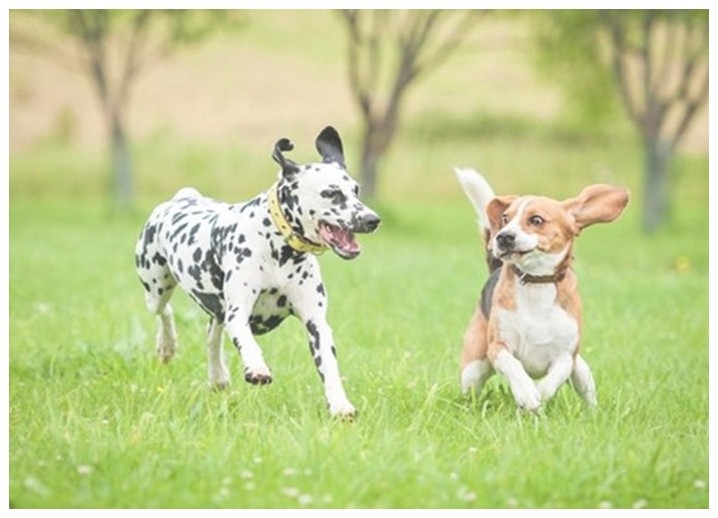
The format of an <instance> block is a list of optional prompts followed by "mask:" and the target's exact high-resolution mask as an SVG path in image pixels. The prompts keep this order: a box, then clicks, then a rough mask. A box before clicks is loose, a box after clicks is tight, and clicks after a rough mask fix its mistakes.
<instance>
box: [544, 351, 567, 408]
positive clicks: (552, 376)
mask: <svg viewBox="0 0 718 518" xmlns="http://www.w3.org/2000/svg"><path fill="white" fill-rule="evenodd" d="M572 370H573V356H572V355H571V354H569V353H566V354H561V355H560V356H558V357H557V358H556V359H555V360H554V361H553V362H551V365H550V366H549V368H548V371H547V372H546V375H545V376H544V377H543V378H541V379H540V380H539V381H538V382H537V383H536V388H538V391H539V394H541V400H542V401H548V400H549V399H551V398H552V397H553V396H554V394H556V391H557V390H558V389H559V388H560V387H561V385H563V384H564V383H566V381H567V380H568V377H569V376H570V375H571V371H572Z"/></svg>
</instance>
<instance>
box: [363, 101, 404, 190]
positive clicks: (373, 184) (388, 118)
mask: <svg viewBox="0 0 718 518" xmlns="http://www.w3.org/2000/svg"><path fill="white" fill-rule="evenodd" d="M396 113H397V112H396V110H392V111H390V112H388V113H387V114H385V115H384V117H383V118H382V119H381V120H379V121H377V120H369V121H366V123H365V124H366V126H365V128H364V135H363V139H362V140H363V144H362V154H361V183H362V192H363V193H364V196H365V197H366V199H368V200H371V199H376V196H377V190H378V185H377V182H378V169H379V161H380V160H381V158H382V156H383V155H384V153H386V150H387V149H388V148H389V145H390V144H391V140H392V138H393V137H394V129H395V128H396Z"/></svg>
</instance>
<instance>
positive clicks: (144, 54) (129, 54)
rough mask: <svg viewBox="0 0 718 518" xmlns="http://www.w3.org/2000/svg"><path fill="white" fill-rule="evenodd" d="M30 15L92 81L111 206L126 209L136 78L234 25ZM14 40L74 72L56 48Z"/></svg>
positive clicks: (212, 14)
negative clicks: (65, 46)
mask: <svg viewBox="0 0 718 518" xmlns="http://www.w3.org/2000/svg"><path fill="white" fill-rule="evenodd" d="M33 14H35V15H36V16H39V17H41V18H42V20H43V21H45V22H46V23H49V24H50V25H52V26H53V27H55V28H57V29H60V30H61V32H63V33H64V34H66V35H68V36H70V37H71V38H72V40H74V42H75V43H76V44H77V46H78V48H79V51H80V52H79V53H80V70H81V71H82V72H83V73H85V74H87V75H88V77H89V78H90V80H91V83H92V85H93V87H94V91H95V93H96V95H97V99H98V100H99V102H100V106H101V108H102V113H103V117H104V121H105V124H106V127H107V133H108V138H109V143H110V145H109V148H110V150H111V163H112V178H113V186H112V197H113V201H114V204H115V206H116V207H117V208H118V209H126V208H128V207H130V206H131V204H132V200H133V184H132V160H131V154H130V145H129V139H128V130H127V107H128V104H129V99H130V93H131V89H132V87H133V85H134V83H135V81H136V79H137V77H138V75H139V73H140V72H141V71H142V70H143V69H144V68H146V67H147V66H149V65H150V64H151V63H153V62H156V61H157V59H159V58H161V57H165V56H167V55H169V54H170V53H172V52H174V51H175V50H177V49H178V48H179V47H180V45H182V44H188V43H194V42H198V41H200V40H202V39H203V38H205V37H207V36H208V35H209V34H210V33H211V32H212V31H213V30H214V29H216V28H218V27H220V26H223V25H225V24H228V23H236V22H237V21H238V19H237V18H236V17H234V16H227V13H226V12H224V11H216V10H215V11H194V12H190V11H185V10H172V11H162V10H94V9H93V10H90V9H88V10H57V11H54V10H53V11H33ZM13 40H14V41H15V42H16V43H19V44H22V45H24V46H25V47H30V48H33V49H35V50H41V51H44V52H46V53H47V54H48V55H51V56H52V57H61V58H62V59H61V60H60V61H59V62H60V63H63V64H66V65H68V66H70V68H72V69H73V70H74V69H76V64H77V62H76V60H75V59H73V58H71V57H69V56H68V55H67V54H65V53H64V51H63V50H62V49H61V47H60V46H56V45H54V44H53V43H48V42H47V41H46V40H43V39H40V38H38V37H37V36H35V35H33V36H30V35H28V34H21V33H18V32H16V33H15V34H13Z"/></svg>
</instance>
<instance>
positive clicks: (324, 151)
mask: <svg viewBox="0 0 718 518" xmlns="http://www.w3.org/2000/svg"><path fill="white" fill-rule="evenodd" d="M316 146H317V151H319V154H320V155H321V157H322V160H323V161H324V162H325V163H330V162H336V163H337V164H339V165H340V166H342V167H343V168H345V169H346V165H344V148H343V147H342V139H341V138H339V133H337V130H335V129H334V128H333V127H332V126H327V127H326V128H324V129H323V130H322V132H321V133H320V134H319V135H317V141H316Z"/></svg>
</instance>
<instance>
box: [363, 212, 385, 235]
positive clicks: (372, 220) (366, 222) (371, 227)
mask: <svg viewBox="0 0 718 518" xmlns="http://www.w3.org/2000/svg"><path fill="white" fill-rule="evenodd" d="M379 223H381V218H380V217H379V216H377V215H376V214H367V215H366V216H364V217H363V218H362V225H363V226H364V228H365V229H366V231H367V232H374V231H375V230H376V228H377V227H378V226H379Z"/></svg>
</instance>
